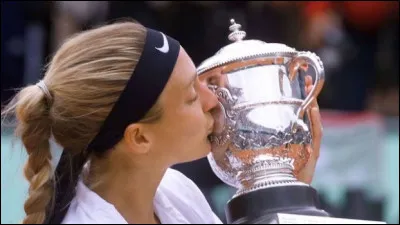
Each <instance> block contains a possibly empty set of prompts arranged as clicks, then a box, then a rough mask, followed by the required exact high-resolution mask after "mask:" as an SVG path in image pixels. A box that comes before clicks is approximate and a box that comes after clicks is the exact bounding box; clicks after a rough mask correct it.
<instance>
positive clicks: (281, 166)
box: [234, 161, 308, 197]
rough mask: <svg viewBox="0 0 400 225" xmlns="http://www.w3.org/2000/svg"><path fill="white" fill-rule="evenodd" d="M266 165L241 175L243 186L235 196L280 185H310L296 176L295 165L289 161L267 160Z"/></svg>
mask: <svg viewBox="0 0 400 225" xmlns="http://www.w3.org/2000/svg"><path fill="white" fill-rule="evenodd" d="M263 163H264V165H261V166H256V167H254V169H249V170H245V171H244V172H242V173H241V174H240V175H239V179H240V181H241V182H240V183H241V185H242V186H241V187H240V188H239V189H238V191H237V192H236V194H235V195H234V197H237V196H240V195H243V194H247V193H250V192H253V191H256V190H259V189H265V188H272V187H279V186H293V185H295V186H308V185H307V184H305V183H303V182H300V181H298V180H297V178H296V177H295V176H294V173H293V167H292V166H291V165H290V164H288V163H282V162H276V161H272V162H271V161H267V162H263Z"/></svg>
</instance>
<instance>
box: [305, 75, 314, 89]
mask: <svg viewBox="0 0 400 225" xmlns="http://www.w3.org/2000/svg"><path fill="white" fill-rule="evenodd" d="M304 80H305V83H306V87H308V86H311V85H312V84H313V82H312V77H311V76H310V75H306V76H305V78H304Z"/></svg>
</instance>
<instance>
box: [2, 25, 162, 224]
mask: <svg viewBox="0 0 400 225" xmlns="http://www.w3.org/2000/svg"><path fill="white" fill-rule="evenodd" d="M145 37H146V29H145V28H144V27H143V26H142V25H140V24H138V23H135V22H126V21H124V22H117V23H114V24H110V25H105V26H102V27H98V28H95V29H92V30H88V31H85V32H81V33H79V34H77V35H75V36H73V37H71V38H70V39H69V40H67V41H66V42H65V43H64V44H63V45H62V46H61V47H60V49H59V50H58V51H57V52H56V54H55V55H54V57H53V59H52V61H51V63H50V64H49V67H48V69H47V71H46V74H45V77H44V79H43V82H44V83H45V85H46V86H47V88H48V90H49V92H50V94H51V99H49V98H48V97H46V95H45V92H43V90H41V89H40V87H39V86H38V85H29V86H27V87H24V88H23V89H22V90H20V91H19V93H17V95H16V96H15V97H14V98H13V100H12V101H11V102H10V103H9V104H8V105H7V106H6V107H5V109H4V110H3V111H2V117H3V116H5V115H9V114H10V113H12V114H13V115H14V113H15V116H16V119H17V122H18V124H17V127H16V135H17V136H19V137H21V139H22V142H23V144H24V146H25V148H26V151H27V153H28V156H29V157H28V160H27V163H26V164H25V168H24V174H25V177H26V179H27V180H28V181H29V183H30V187H29V197H28V198H27V200H26V202H25V204H24V209H25V213H26V216H25V218H24V220H23V223H43V222H44V220H45V218H46V216H47V215H46V213H48V211H47V210H48V208H49V207H50V208H52V207H53V206H54V205H52V199H54V193H55V189H54V188H55V185H54V184H55V180H54V174H53V168H52V166H51V160H52V156H51V152H50V144H49V139H50V137H51V135H52V136H53V137H54V139H55V141H56V142H57V143H58V144H59V145H61V146H62V147H64V149H67V150H68V151H69V152H70V153H71V154H72V155H79V154H81V153H82V152H84V151H85V150H86V147H87V146H88V144H89V143H90V142H91V141H92V139H93V138H94V137H95V136H96V134H97V133H98V131H99V129H100V127H101V125H102V123H103V121H104V120H105V118H106V117H107V115H108V114H109V112H110V111H111V109H112V107H113V105H114V103H115V102H116V101H117V99H118V98H119V95H120V93H121V92H122V91H123V89H124V88H125V85H126V83H127V82H128V80H129V79H130V77H131V75H132V72H133V70H134V68H135V66H136V64H137V63H138V60H139V58H140V56H141V53H142V50H143V47H144V42H145ZM160 115H161V110H160V107H159V106H158V103H156V105H155V106H154V107H153V108H152V109H151V110H150V111H149V112H148V113H147V115H146V116H145V118H144V119H143V121H145V122H152V121H155V120H157V119H158V118H159V117H160Z"/></svg>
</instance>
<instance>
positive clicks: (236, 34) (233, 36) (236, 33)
mask: <svg viewBox="0 0 400 225" xmlns="http://www.w3.org/2000/svg"><path fill="white" fill-rule="evenodd" d="M241 27H242V25H240V24H237V23H236V22H235V20H234V19H231V26H230V27H229V30H230V31H232V33H230V34H229V36H228V39H229V40H230V41H234V42H237V41H241V40H243V38H244V37H246V32H244V31H242V30H240V28H241Z"/></svg>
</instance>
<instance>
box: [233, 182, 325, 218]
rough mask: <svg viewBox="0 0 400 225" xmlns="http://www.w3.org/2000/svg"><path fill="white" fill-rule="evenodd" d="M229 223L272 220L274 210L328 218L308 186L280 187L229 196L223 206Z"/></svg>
mask: <svg viewBox="0 0 400 225" xmlns="http://www.w3.org/2000/svg"><path fill="white" fill-rule="evenodd" d="M225 213H226V219H227V222H228V223H231V224H266V223H276V216H277V213H286V214H298V215H308V216H320V217H330V215H329V214H328V213H327V212H325V211H324V210H322V209H320V203H319V199H318V195H317V192H316V191H315V189H314V188H312V187H310V186H280V187H271V188H265V189H260V190H256V191H253V192H250V193H247V194H243V195H239V196H237V197H234V198H233V199H231V200H230V201H229V202H228V204H227V206H226V209H225Z"/></svg>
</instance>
